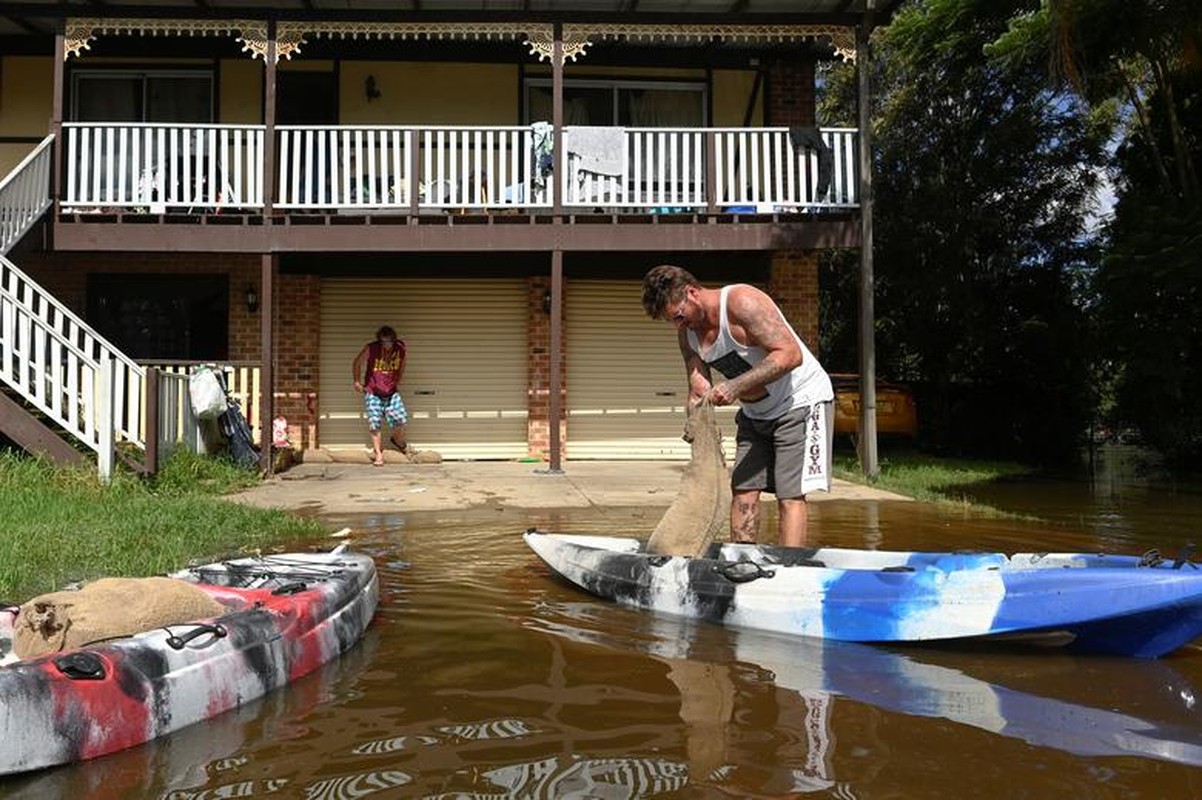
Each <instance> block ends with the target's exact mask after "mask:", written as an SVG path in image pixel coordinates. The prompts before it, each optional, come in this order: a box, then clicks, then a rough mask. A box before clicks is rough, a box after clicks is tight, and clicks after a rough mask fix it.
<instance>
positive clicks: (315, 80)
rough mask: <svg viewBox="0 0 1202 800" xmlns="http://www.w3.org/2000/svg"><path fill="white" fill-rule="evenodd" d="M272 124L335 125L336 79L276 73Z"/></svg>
mask: <svg viewBox="0 0 1202 800" xmlns="http://www.w3.org/2000/svg"><path fill="white" fill-rule="evenodd" d="M275 86H276V95H275V121H276V122H277V123H279V124H280V125H336V124H338V75H337V73H334V72H278V73H276V84H275Z"/></svg>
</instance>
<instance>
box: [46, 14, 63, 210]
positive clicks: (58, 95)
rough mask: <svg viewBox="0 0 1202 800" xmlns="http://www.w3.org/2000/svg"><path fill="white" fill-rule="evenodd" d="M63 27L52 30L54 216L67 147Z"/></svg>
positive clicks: (52, 205) (51, 126) (61, 184)
mask: <svg viewBox="0 0 1202 800" xmlns="http://www.w3.org/2000/svg"><path fill="white" fill-rule="evenodd" d="M65 25H66V20H59V21H58V23H57V24H56V25H55V29H54V99H53V101H52V106H51V112H50V132H51V133H53V134H54V167H53V169H52V172H53V175H54V183H53V184H52V185H51V187H50V201H51V208H52V209H53V213H54V214H56V215H57V214H58V208H59V197H60V196H61V193H62V190H63V149H64V148H65V147H66V146H67V143H66V142H64V141H63V93H64V86H63V82H64V81H65V80H66V77H65V75H66V63H65V62H66V60H67V44H66V35H65V33H64V30H65ZM52 219H53V217H52ZM50 229H51V230H53V229H54V226H53V225H51V226H50Z"/></svg>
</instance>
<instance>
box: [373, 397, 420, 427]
mask: <svg viewBox="0 0 1202 800" xmlns="http://www.w3.org/2000/svg"><path fill="white" fill-rule="evenodd" d="M363 407H364V408H365V409H366V410H367V427H368V429H369V430H373V431H378V430H380V425H381V424H382V423H383V422H384V417H388V424H389V426H390V427H393V428H396V427H399V426H401V425H404V424H405V423H406V422H408V421H409V412H408V411H406V410H405V404H404V403H403V402H401V393H400V392H394V393H393V394H390V395H389V396H388V397H379V396H377V395H374V394H372V393H371V392H368V393H367V394H365V395H363Z"/></svg>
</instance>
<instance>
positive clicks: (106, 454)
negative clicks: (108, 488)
mask: <svg viewBox="0 0 1202 800" xmlns="http://www.w3.org/2000/svg"><path fill="white" fill-rule="evenodd" d="M96 381H97V383H98V384H99V385H98V386H97V387H96V394H97V398H96V400H97V402H96V438H97V440H98V441H97V443H96V444H97V448H96V467H97V470H98V472H99V473H100V482H101V483H108V482H109V481H111V480H112V478H113V461H114V459H115V457H116V452H115V451H114V444H113V443H114V439H115V438H116V437H115V430H114V429H115V428H116V427H117V415H116V414H115V413H114V408H113V357H112V356H111V355H109V353H108V352H107V351H106V352H102V353H101V355H100V371H99V374H97V376H96Z"/></svg>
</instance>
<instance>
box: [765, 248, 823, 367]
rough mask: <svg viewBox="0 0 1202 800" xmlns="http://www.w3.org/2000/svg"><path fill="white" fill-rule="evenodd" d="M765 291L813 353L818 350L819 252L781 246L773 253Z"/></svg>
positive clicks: (817, 355) (816, 354)
mask: <svg viewBox="0 0 1202 800" xmlns="http://www.w3.org/2000/svg"><path fill="white" fill-rule="evenodd" d="M768 294H770V295H771V296H772V298H773V299H774V300H775V301H776V304H777V305H778V306H780V310H781V311H782V312H783V313H784V315H785V318H786V319H787V320H789V324H790V325H792V326H793V330H795V331H797V335H798V336H800V337H801V340H802V341H803V342H805V344H806V347H808V348H810V352H812V353H813V354H814V355H815V356H816V357H818V358H821V356H820V355H819V353H818V254H817V253H814V252H811V251H801V250H780V251H777V252H775V253H773V254H772V262H771V266H770V269H769V273H768Z"/></svg>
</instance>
